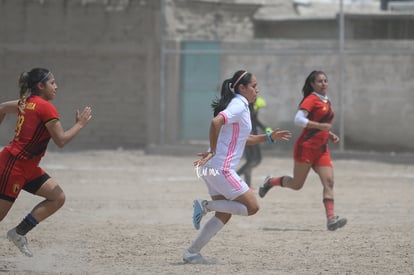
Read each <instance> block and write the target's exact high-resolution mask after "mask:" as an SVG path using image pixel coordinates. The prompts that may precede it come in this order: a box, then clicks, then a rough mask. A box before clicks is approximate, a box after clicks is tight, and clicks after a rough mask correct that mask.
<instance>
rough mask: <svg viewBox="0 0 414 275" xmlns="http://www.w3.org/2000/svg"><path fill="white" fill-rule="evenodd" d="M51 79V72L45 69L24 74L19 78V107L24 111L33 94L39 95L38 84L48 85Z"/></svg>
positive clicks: (36, 69)
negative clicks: (27, 100)
mask: <svg viewBox="0 0 414 275" xmlns="http://www.w3.org/2000/svg"><path fill="white" fill-rule="evenodd" d="M49 78H50V70H48V69H44V68H34V69H32V70H30V71H29V72H23V73H21V74H20V77H19V82H18V85H19V88H20V92H19V98H20V101H19V107H20V109H21V110H24V106H25V104H26V99H27V98H28V97H29V96H30V95H31V94H38V90H37V84H38V83H43V84H44V83H46V81H48V80H49Z"/></svg>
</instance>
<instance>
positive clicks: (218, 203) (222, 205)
mask: <svg viewBox="0 0 414 275" xmlns="http://www.w3.org/2000/svg"><path fill="white" fill-rule="evenodd" d="M206 208H207V209H208V210H210V211H216V212H222V213H228V214H232V215H239V216H248V212H247V207H246V206H245V205H244V204H242V203H240V202H237V201H228V200H213V201H208V202H207V204H206Z"/></svg>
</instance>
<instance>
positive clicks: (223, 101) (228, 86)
mask: <svg viewBox="0 0 414 275" xmlns="http://www.w3.org/2000/svg"><path fill="white" fill-rule="evenodd" d="M251 79H252V74H251V73H249V72H247V71H244V70H240V71H237V72H235V73H234V75H233V77H232V78H229V79H226V80H224V81H223V84H222V86H221V93H220V98H216V99H215V100H213V102H212V103H211V107H212V108H213V110H214V116H217V115H218V114H219V113H220V112H221V111H223V110H224V109H226V107H227V105H229V103H230V101H231V100H232V99H233V97H234V96H235V94H238V93H239V86H240V85H244V86H247V85H248V84H249V83H250V81H251Z"/></svg>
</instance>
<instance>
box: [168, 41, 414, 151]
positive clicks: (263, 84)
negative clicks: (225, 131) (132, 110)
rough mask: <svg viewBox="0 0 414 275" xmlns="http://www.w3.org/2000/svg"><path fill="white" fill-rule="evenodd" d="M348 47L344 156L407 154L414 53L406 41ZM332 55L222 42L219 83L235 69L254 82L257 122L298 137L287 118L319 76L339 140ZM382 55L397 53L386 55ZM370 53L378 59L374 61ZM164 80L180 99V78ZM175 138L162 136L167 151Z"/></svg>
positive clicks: (299, 45)
mask: <svg viewBox="0 0 414 275" xmlns="http://www.w3.org/2000/svg"><path fill="white" fill-rule="evenodd" d="M346 45H347V50H349V51H350V52H351V51H355V53H354V54H351V53H350V54H348V55H346V56H345V58H344V59H345V75H344V80H345V83H344V84H345V85H344V88H343V92H344V94H345V95H344V102H343V105H342V106H343V108H344V117H343V120H344V132H345V144H346V147H345V149H364V150H376V151H388V152H389V151H411V152H413V151H414V145H413V144H412V140H413V139H414V130H413V129H412V123H411V122H412V121H414V100H413V97H412V87H414V55H413V54H412V53H413V52H414V45H413V44H412V43H411V42H410V41H400V42H395V41H363V42H362V41H353V42H347V44H346ZM171 47H172V46H171ZM337 47H338V44H337V42H336V41H327V40H324V41H314V40H307V41H306V40H278V41H274V40H261V41H251V42H243V43H240V42H222V50H223V52H224V54H222V58H221V60H222V68H221V71H222V79H223V80H224V79H225V78H229V77H231V76H232V74H233V73H234V72H235V71H236V70H238V69H246V70H249V71H251V72H252V73H253V74H255V75H256V77H257V79H258V83H259V88H260V94H261V95H262V96H263V97H264V98H265V99H266V101H267V103H268V105H267V107H265V108H263V109H262V110H261V111H260V118H261V120H262V121H263V122H265V123H266V124H268V125H269V126H271V127H280V128H288V129H290V130H292V132H293V133H294V136H296V135H297V134H299V131H300V129H299V128H298V127H297V126H295V125H294V124H293V117H294V115H295V113H296V110H297V109H296V108H297V106H298V103H299V101H300V100H301V98H302V94H301V89H302V86H303V84H304V81H305V78H306V76H307V75H308V74H309V73H310V72H311V71H312V70H314V69H322V70H324V71H325V72H326V73H327V74H328V77H329V97H330V99H331V101H332V103H333V108H334V110H335V121H334V126H333V127H334V128H333V130H334V131H335V132H337V133H338V134H339V128H340V120H341V117H340V116H341V112H340V110H341V98H340V97H341V95H340V91H339V89H340V83H339V81H340V79H339V75H340V66H339V56H338V55H336V54H335V51H337ZM387 49H388V50H389V49H394V53H397V52H398V49H399V50H400V51H401V52H400V54H388V53H387V52H386V50H387ZM368 50H371V51H372V53H369V52H368ZM409 50H411V52H408V53H407V54H403V52H404V51H409ZM306 51H308V52H306ZM312 51H314V52H313V53H312ZM358 51H360V52H359V53H357V52H358ZM374 51H383V53H376V54H374ZM249 52H250V54H249ZM260 52H262V54H260ZM295 52H296V53H295ZM173 57H175V58H173ZM170 58H171V59H170V61H171V62H179V59H178V58H177V56H176V55H171V56H170ZM170 66H172V65H170ZM175 66H177V67H179V65H177V64H175ZM200 66H201V64H200ZM168 75H169V77H168V79H169V82H168V83H169V84H168V87H169V90H168V92H169V95H168V97H169V98H172V97H177V98H178V97H179V96H180V92H179V82H177V79H179V78H178V75H177V74H176V73H174V72H171V73H169V74H168ZM218 85H220V83H218ZM205 104H209V102H206V103H205ZM169 112H170V113H169V114H167V117H168V118H169V123H168V124H169V126H168V127H169V130H168V131H167V132H169V133H173V132H174V131H173V130H172V129H179V128H180V127H179V123H180V122H179V121H178V120H174V119H173V117H174V116H173V115H174V112H173V111H169ZM208 115H211V114H208ZM205 127H206V129H207V128H208V125H205ZM177 136H178V134H177V132H176V131H175V135H168V137H167V140H168V143H170V144H173V143H177V142H182V141H180V140H178V139H176V140H175V139H174V138H176V137H177ZM206 139H207V134H206ZM292 147H293V143H288V144H285V145H281V147H280V148H292ZM337 149H338V147H337Z"/></svg>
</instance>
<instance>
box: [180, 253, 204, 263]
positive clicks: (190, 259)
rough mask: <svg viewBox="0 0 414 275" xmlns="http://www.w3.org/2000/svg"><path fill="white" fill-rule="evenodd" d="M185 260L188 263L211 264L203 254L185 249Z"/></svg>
mask: <svg viewBox="0 0 414 275" xmlns="http://www.w3.org/2000/svg"><path fill="white" fill-rule="evenodd" d="M183 261H184V262H185V263H187V264H209V263H210V262H209V261H207V260H206V259H204V258H203V256H201V254H200V253H190V252H189V251H188V250H186V251H184V255H183Z"/></svg>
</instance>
